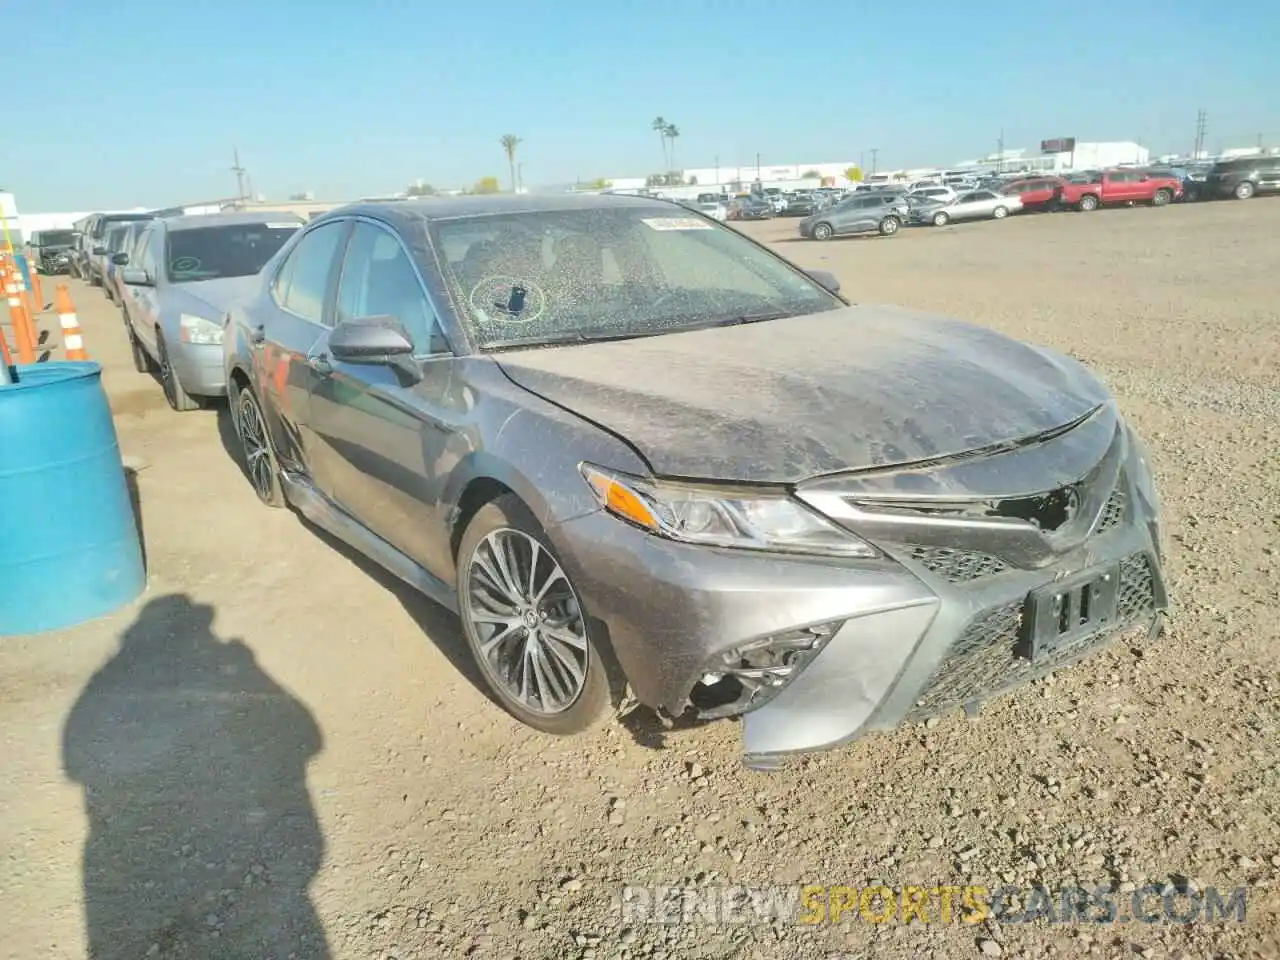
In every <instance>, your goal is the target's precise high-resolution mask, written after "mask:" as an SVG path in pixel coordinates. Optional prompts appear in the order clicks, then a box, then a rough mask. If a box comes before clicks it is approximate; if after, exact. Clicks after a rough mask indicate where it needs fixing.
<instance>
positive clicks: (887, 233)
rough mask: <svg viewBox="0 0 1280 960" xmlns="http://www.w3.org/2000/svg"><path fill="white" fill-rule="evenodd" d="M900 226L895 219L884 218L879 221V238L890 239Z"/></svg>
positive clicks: (899, 221) (899, 222) (900, 223)
mask: <svg viewBox="0 0 1280 960" xmlns="http://www.w3.org/2000/svg"><path fill="white" fill-rule="evenodd" d="M901 226H902V221H901V220H899V219H898V218H897V217H885V218H884V219H883V220H881V221H880V236H882V237H892V236H893V235H894V234H895V233H897V232H898V228H899V227H901Z"/></svg>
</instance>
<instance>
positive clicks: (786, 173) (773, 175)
mask: <svg viewBox="0 0 1280 960" xmlns="http://www.w3.org/2000/svg"><path fill="white" fill-rule="evenodd" d="M857 165H858V164H857V163H856V162H854V161H849V160H846V161H842V162H839V163H831V162H828V163H783V164H775V163H770V164H766V163H761V164H759V165H756V164H754V163H751V164H743V165H740V166H739V165H729V164H722V165H721V166H718V167H690V168H687V169H684V170H681V171H680V178H681V181H682V182H681V184H679V185H674V184H673V185H671V186H660V187H653V188H651V189H653V190H654V192H655V193H661V194H663V195H664V196H670V197H685V196H690V197H691V196H696V195H697V194H699V193H743V192H745V191H748V190H750V189H751V186H752V184H755V183H757V182H758V183H759V184H760V185H761V186H762V187H779V188H782V189H798V188H801V187H817V186H820V185H822V184H823V183H824V182H825V183H828V184H830V185H832V186H837V187H846V186H848V185H849V180H848V179H847V178H846V177H845V172H846V171H848V170H849V169H850V168H852V167H856V166H857ZM605 179H606V181H607V182H608V183H609V187H608V189H609V190H612V191H615V192H620V193H621V192H632V191H636V190H643V189H645V187H646V186H647V184H648V178H647V177H606V178H605Z"/></svg>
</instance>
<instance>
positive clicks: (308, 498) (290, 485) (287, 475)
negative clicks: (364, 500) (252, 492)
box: [280, 470, 458, 613]
mask: <svg viewBox="0 0 1280 960" xmlns="http://www.w3.org/2000/svg"><path fill="white" fill-rule="evenodd" d="M280 482H281V486H283V488H284V495H285V498H286V499H288V501H289V503H290V504H292V505H293V507H294V508H296V509H297V511H298V512H299V513H301V514H302V515H303V516H304V517H306V518H307V519H308V520H310V521H311V522H312V523H314V524H315V525H316V526H317V527H320V528H321V529H322V530H325V531H327V532H328V533H331V534H333V536H335V537H337V538H338V539H339V540H341V541H342V542H343V543H346V544H348V545H350V546H352V547H354V548H355V549H356V550H359V551H360V552H361V553H362V554H364V555H365V556H366V557H368V558H369V559H370V560H374V561H376V562H377V563H379V564H381V565H382V566H383V567H385V568H386V569H387V570H388V571H390V572H391V573H393V574H395V575H396V576H397V577H399V578H400V579H401V580H403V581H404V582H405V583H407V584H409V586H411V587H413V588H414V589H415V590H417V591H419V592H420V593H422V594H423V595H425V596H426V597H427V598H428V599H430V600H434V601H435V602H436V603H438V604H440V606H442V607H444V608H446V609H447V610H449V611H450V612H452V613H457V612H458V593H457V591H456V590H454V589H453V588H452V587H451V586H449V585H448V584H447V583H445V582H444V581H443V580H441V579H440V578H438V577H436V576H435V575H434V574H431V573H429V572H428V571H427V570H426V569H424V568H423V567H422V566H421V565H420V564H419V563H417V562H416V561H415V560H413V559H412V558H410V557H409V556H408V555H406V554H404V553H402V552H401V551H400V550H398V549H396V548H395V547H393V546H392V545H391V544H389V543H387V541H385V540H383V539H382V538H381V537H379V536H378V535H377V534H375V533H373V532H372V531H370V530H369V528H368V527H366V526H364V524H362V523H360V521H358V520H356V519H355V517H353V516H351V515H350V514H349V513H347V512H346V511H344V510H342V509H341V508H340V507H338V506H336V505H335V504H334V503H333V501H331V500H330V499H329V498H328V497H326V496H325V495H324V494H322V493H321V492H320V491H319V490H317V489H316V488H315V487H314V486H312V484H311V482H310V481H309V480H307V478H306V477H303V476H301V475H299V474H296V473H291V472H289V471H285V470H282V471H281V472H280Z"/></svg>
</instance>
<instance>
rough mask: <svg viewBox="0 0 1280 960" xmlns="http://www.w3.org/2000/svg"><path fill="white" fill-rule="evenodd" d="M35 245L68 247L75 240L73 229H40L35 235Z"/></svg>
mask: <svg viewBox="0 0 1280 960" xmlns="http://www.w3.org/2000/svg"><path fill="white" fill-rule="evenodd" d="M34 239H35V242H36V246H39V247H69V246H71V245H72V244H73V243H75V240H76V234H75V231H74V230H41V231H40V232H39V233H37V234H36V235H35V238H34Z"/></svg>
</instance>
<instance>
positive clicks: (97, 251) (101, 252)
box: [93, 247, 107, 257]
mask: <svg viewBox="0 0 1280 960" xmlns="http://www.w3.org/2000/svg"><path fill="white" fill-rule="evenodd" d="M106 253H107V248H106V247H94V248H93V255H94V256H95V257H102V256H106Z"/></svg>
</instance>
